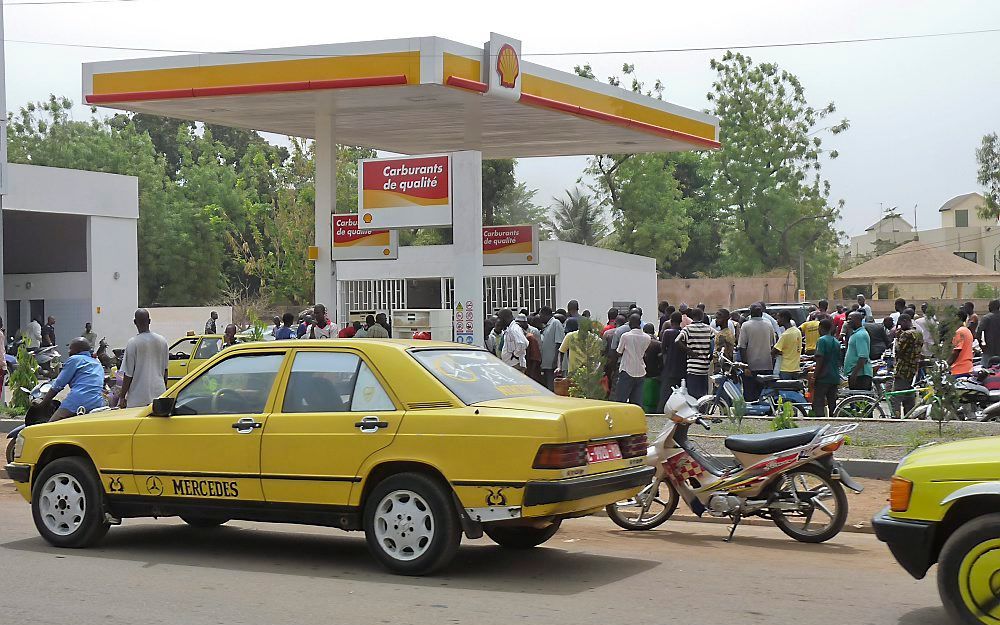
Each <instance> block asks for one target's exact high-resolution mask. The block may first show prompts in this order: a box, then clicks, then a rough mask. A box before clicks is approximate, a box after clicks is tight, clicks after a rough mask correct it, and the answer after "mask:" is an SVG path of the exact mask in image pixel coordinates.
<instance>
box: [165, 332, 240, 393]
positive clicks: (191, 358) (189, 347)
mask: <svg viewBox="0 0 1000 625" xmlns="http://www.w3.org/2000/svg"><path fill="white" fill-rule="evenodd" d="M222 338H223V337H222V335H221V334H190V335H188V336H185V337H183V338H179V339H177V340H176V341H174V342H173V344H172V345H171V346H170V348H169V350H168V354H169V355H168V359H167V384H168V385H169V386H168V388H169V387H172V386H173V385H174V384H177V382H179V381H180V379H181V378H183V377H184V376H186V375H187V374H188V372H189V371H194V370H195V369H196V368H197V367H198V365H200V364H201V363H203V362H205V361H206V360H208V359H209V358H211V357H212V356H214V355H216V354H218V353H219V350H221V349H222ZM236 340H237V341H242V339H241V338H240V337H238V336H237V338H236Z"/></svg>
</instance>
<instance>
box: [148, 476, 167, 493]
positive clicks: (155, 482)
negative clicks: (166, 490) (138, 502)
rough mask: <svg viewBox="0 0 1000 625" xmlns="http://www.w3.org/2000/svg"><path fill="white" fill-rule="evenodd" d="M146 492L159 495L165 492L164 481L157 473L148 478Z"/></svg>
mask: <svg viewBox="0 0 1000 625" xmlns="http://www.w3.org/2000/svg"><path fill="white" fill-rule="evenodd" d="M146 492H147V493H149V494H150V495H156V496H157V497H159V496H160V495H162V494H163V482H161V481H160V478H158V477H156V476H155V475H153V476H150V477H147V478H146Z"/></svg>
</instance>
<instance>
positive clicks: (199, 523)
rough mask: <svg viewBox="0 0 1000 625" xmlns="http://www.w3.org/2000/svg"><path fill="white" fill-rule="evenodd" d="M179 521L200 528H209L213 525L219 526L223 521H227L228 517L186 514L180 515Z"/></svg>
mask: <svg viewBox="0 0 1000 625" xmlns="http://www.w3.org/2000/svg"><path fill="white" fill-rule="evenodd" d="M181 521H184V522H185V523H187V524H188V525H190V526H191V527H197V528H201V529H210V528H213V527H219V526H220V525H223V524H225V523H228V522H229V519H213V518H211V517H203V516H187V515H183V514H182V515H181Z"/></svg>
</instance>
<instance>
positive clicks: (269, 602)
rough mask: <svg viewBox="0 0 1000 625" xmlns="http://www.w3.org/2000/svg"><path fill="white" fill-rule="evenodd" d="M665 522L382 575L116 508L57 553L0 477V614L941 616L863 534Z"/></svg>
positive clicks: (330, 542) (311, 541)
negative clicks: (104, 530) (82, 546)
mask: <svg viewBox="0 0 1000 625" xmlns="http://www.w3.org/2000/svg"><path fill="white" fill-rule="evenodd" d="M724 532H725V528H724V527H722V526H718V525H709V524H702V523H684V522H673V523H668V524H667V525H665V526H664V527H663V528H661V529H658V530H656V531H652V532H646V533H626V532H623V531H620V530H618V529H617V528H616V527H615V526H614V525H612V524H611V522H610V521H608V520H607V519H604V518H589V519H578V520H574V521H570V522H567V523H566V525H565V527H564V529H563V530H562V531H561V532H560V533H559V534H557V535H556V537H555V538H553V539H552V541H550V542H549V543H548V545H547V546H545V547H543V548H539V549H536V550H533V551H530V552H520V553H517V552H508V551H504V550H501V549H499V548H497V547H495V546H493V545H492V543H490V542H489V541H487V540H478V541H468V542H467V543H466V544H465V545H464V546H463V548H462V549H461V551H460V552H459V556H458V558H457V560H456V562H455V564H454V565H453V566H452V567H451V568H450V569H449V570H448V571H447V572H446V573H445V574H443V575H440V576H438V577H433V578H404V577H397V576H393V575H389V574H386V573H385V572H383V571H382V570H381V569H380V568H379V567H378V566H377V565H376V564H375V563H374V562H373V561H372V559H371V558H369V556H368V554H367V552H366V550H365V544H364V540H363V537H362V536H361V535H360V534H345V533H342V532H339V531H337V530H326V529H321V528H311V527H296V526H284V525H264V524H256V523H232V524H231V525H228V526H225V527H223V528H218V529H216V530H210V531H204V530H201V531H199V530H194V529H192V528H188V527H186V526H185V525H183V523H181V522H180V521H179V520H176V519H164V520H159V521H154V520H148V521H147V520H133V521H126V522H125V524H124V525H122V526H121V527H117V528H112V530H111V532H110V533H109V534H108V536H107V538H106V539H105V540H104V542H102V543H101V544H100V546H98V547H96V548H92V549H88V550H82V551H73V550H60V549H54V548H52V547H50V546H48V545H47V544H46V543H45V542H43V541H42V539H41V538H39V537H38V535H37V534H36V532H35V529H34V526H33V525H32V523H31V515H30V510H29V508H28V506H27V504H25V503H24V502H23V501H21V500H20V498H16V497H15V495H14V494H13V493H12V487H11V483H10V482H9V481H6V480H3V481H0V564H2V566H3V571H2V575H3V578H4V581H5V583H4V591H3V592H0V615H3V616H2V618H0V621H2V622H4V623H18V624H19V625H35V624H49V623H51V624H59V625H63V624H65V623H85V624H94V623H106V624H109V625H117V624H119V623H121V624H123V625H124V624H127V625H134V624H135V623H143V624H144V625H156V624H160V623H170V624H174V623H177V624H184V625H203V624H204V625H208V624H212V625H215V624H218V623H222V624H225V625H236V624H243V623H247V624H257V623H261V624H267V625H283V624H294V625H300V624H301V625H309V624H312V623H334V622H337V623H351V624H367V623H392V624H423V623H426V624H432V625H441V624H447V623H473V624H475V625H491V624H493V623H498V624H499V623H503V624H504V625H510V623H531V624H534V623H546V624H562V623H572V624H574V625H577V624H589V623H596V624H600V625H609V624H618V623H622V624H624V623H656V624H659V623H739V624H741V625H751V624H757V623H760V624H767V625H784V624H789V625H799V624H803V625H804V624H808V623H820V622H821V623H823V624H824V625H837V624H841V623H842V624H845V625H846V624H850V625H864V624H869V623H870V624H873V625H874V624H878V625H884V624H887V623H893V624H900V625H942V624H943V623H946V617H945V614H944V611H943V610H942V609H941V608H940V605H939V603H938V598H937V590H936V586H935V585H934V579H933V571H932V574H931V575H930V576H929V577H928V579H925V580H924V581H922V582H916V581H913V580H912V579H910V578H909V577H908V576H907V575H906V574H905V573H903V571H902V570H900V569H899V567H897V566H896V565H895V563H894V562H893V561H892V560H891V558H890V556H889V554H888V553H887V551H886V550H885V549H884V548H883V546H882V545H881V544H880V543H878V541H877V540H876V539H875V537H873V536H869V535H864V534H841V536H839V537H838V538H836V539H834V541H833V542H831V543H827V544H826V545H815V546H814V545H800V544H797V543H795V542H793V541H791V540H790V539H788V538H785V536H784V535H783V534H781V533H780V532H779V531H778V530H777V529H776V528H763V527H747V528H742V529H741V531H740V532H739V533H738V534H737V542H736V543H734V544H730V545H727V544H724V543H722V542H721V539H722V538H723V537H724V535H725V534H724Z"/></svg>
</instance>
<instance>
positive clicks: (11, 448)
mask: <svg viewBox="0 0 1000 625" xmlns="http://www.w3.org/2000/svg"><path fill="white" fill-rule="evenodd" d="M15 443H17V440H16V439H13V438H12V439H10V440H9V441H8V442H7V464H10V463H12V462H14V445H15Z"/></svg>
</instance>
